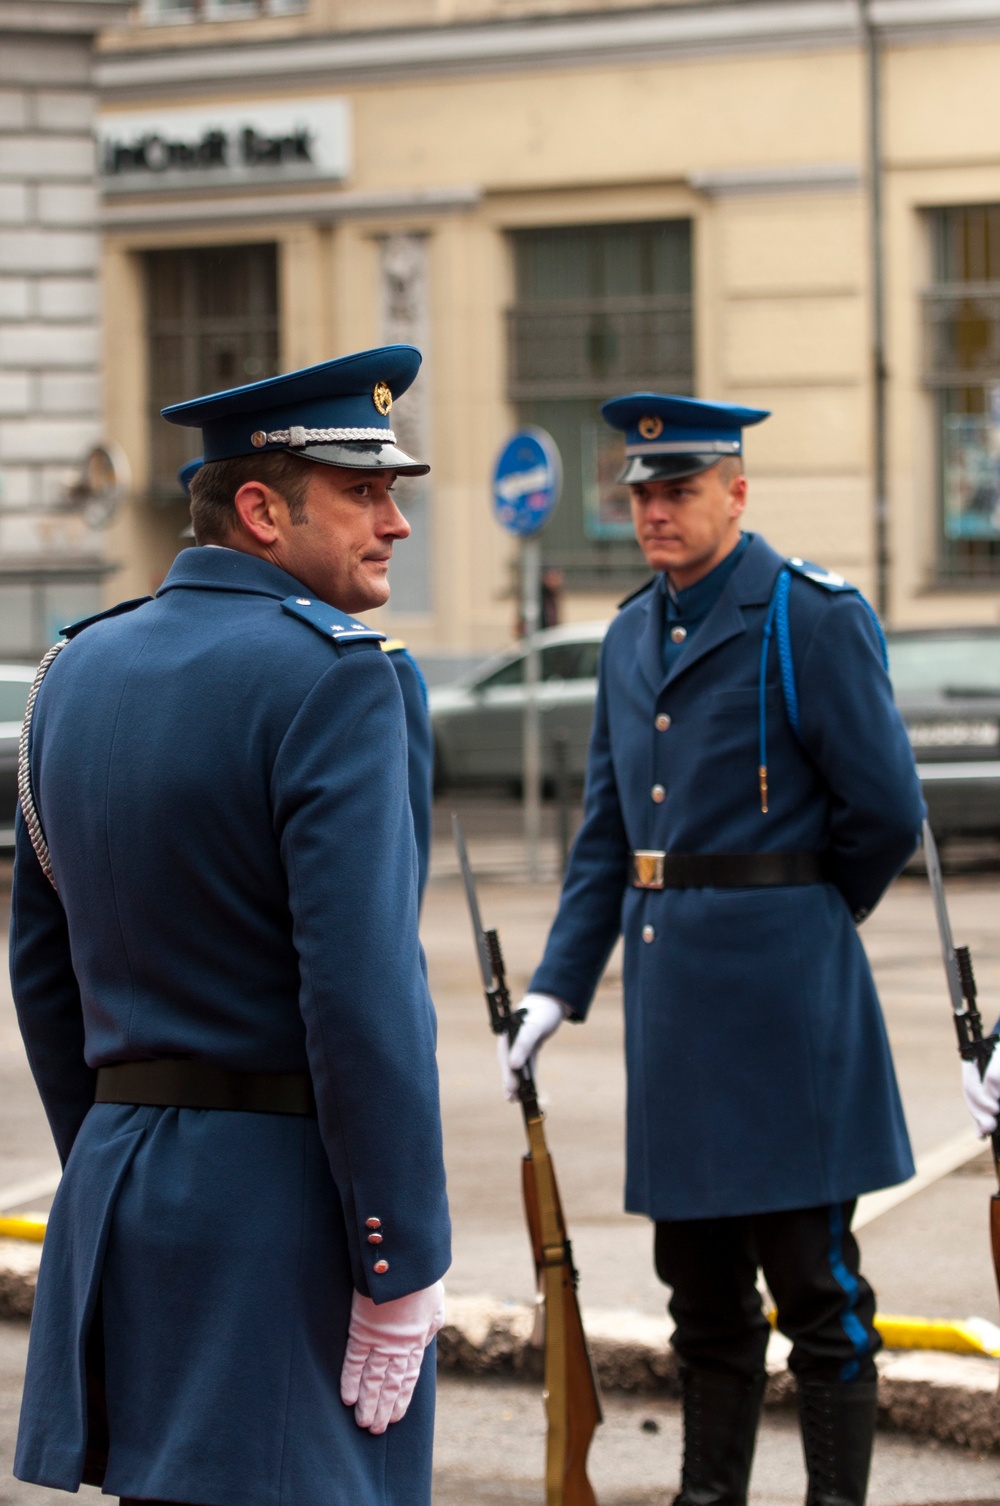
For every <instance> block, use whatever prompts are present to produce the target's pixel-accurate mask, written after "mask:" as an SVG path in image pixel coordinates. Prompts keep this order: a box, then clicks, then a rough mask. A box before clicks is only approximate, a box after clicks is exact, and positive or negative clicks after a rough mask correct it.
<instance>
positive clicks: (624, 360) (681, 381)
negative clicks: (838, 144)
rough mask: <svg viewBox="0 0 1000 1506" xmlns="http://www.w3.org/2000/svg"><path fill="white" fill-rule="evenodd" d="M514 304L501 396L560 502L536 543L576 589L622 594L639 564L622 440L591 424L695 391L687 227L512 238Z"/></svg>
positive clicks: (649, 225) (595, 229) (571, 230)
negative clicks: (625, 406) (624, 483)
mask: <svg viewBox="0 0 1000 1506" xmlns="http://www.w3.org/2000/svg"><path fill="white" fill-rule="evenodd" d="M512 241H513V251H514V264H515V275H516V288H517V296H516V302H515V304H514V307H513V308H512V309H511V310H510V311H509V313H508V316H507V336H508V396H509V397H510V400H511V401H512V402H513V403H514V404H515V405H516V408H517V411H518V417H519V419H520V421H521V422H524V423H536V424H540V425H541V426H542V427H543V428H545V429H547V430H548V431H549V433H550V434H552V436H553V438H554V439H555V441H556V443H557V445H558V446H559V450H560V453H561V455H562V460H563V494H562V499H561V501H560V504H559V507H558V508H557V509H556V512H555V514H554V515H553V517H552V520H551V521H550V523H549V524H548V525H547V527H546V529H545V531H544V533H543V535H542V547H543V550H544V551H545V555H546V560H547V561H548V562H550V563H552V564H554V565H558V566H559V567H560V568H561V569H562V570H563V572H564V574H565V576H566V580H567V583H568V584H569V585H570V586H571V588H573V589H576V590H618V589H627V588H628V587H629V586H631V585H633V584H635V583H636V582H637V581H638V580H640V579H642V577H643V574H644V572H645V564H644V562H643V560H642V557H641V555H640V554H639V551H638V549H637V547H636V545H635V542H634V540H633V537H632V527H631V521H630V512H629V503H628V492H627V490H626V488H624V487H619V486H616V485H615V482H614V477H615V474H616V472H617V470H618V469H619V467H620V464H621V449H622V446H621V442H620V438H619V437H616V435H615V433H614V431H612V430H610V429H609V428H608V427H607V425H606V424H605V423H604V421H603V419H602V418H601V416H600V404H601V402H602V401H603V400H604V399H605V398H608V397H613V396H615V395H616V394H618V393H622V392H628V391H634V390H639V389H643V388H652V389H654V390H656V391H660V392H677V393H682V394H684V393H690V392H692V390H693V382H694V339H693V303H692V288H691V224H690V221H688V220H658V221H650V222H643V223H639V224H631V225H629V224H625V225H587V226H571V227H566V228H563V227H560V228H557V229H556V228H547V229H542V230H524V231H517V232H515V233H514V235H513V237H512Z"/></svg>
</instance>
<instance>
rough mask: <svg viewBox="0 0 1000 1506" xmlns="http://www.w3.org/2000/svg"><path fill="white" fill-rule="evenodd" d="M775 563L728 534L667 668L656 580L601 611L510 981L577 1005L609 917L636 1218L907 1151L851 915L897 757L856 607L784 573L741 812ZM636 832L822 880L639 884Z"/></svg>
mask: <svg viewBox="0 0 1000 1506" xmlns="http://www.w3.org/2000/svg"><path fill="white" fill-rule="evenodd" d="M781 567H782V560H781V559H780V557H779V556H778V555H777V554H776V553H775V551H774V550H773V549H771V548H770V547H769V545H768V544H767V543H765V541H764V540H763V539H762V538H760V537H755V536H751V538H750V542H749V546H748V547H747V549H746V551H745V553H744V554H743V557H742V558H741V559H740V561H739V563H738V564H737V566H736V568H735V569H734V571H733V573H732V575H731V576H730V578H729V580H728V582H727V583H726V585H725V587H724V588H723V590H722V593H721V595H720V597H719V599H718V601H717V602H716V604H715V606H714V607H713V608H712V610H711V611H710V613H709V615H708V616H707V617H706V619H705V621H704V622H703V623H702V624H701V625H700V627H699V628H698V629H697V632H696V633H694V634H693V635H692V637H691V638H690V640H689V641H688V642H687V644H686V645H685V647H684V649H683V650H682V652H681V653H680V655H679V657H678V658H677V659H676V661H675V662H674V663H673V665H672V667H671V669H670V672H669V673H665V672H664V669H663V660H662V645H663V632H664V601H665V581H664V577H663V576H660V577H658V579H657V582H656V584H655V586H653V587H652V588H651V589H650V590H647V591H645V592H644V593H642V594H641V595H640V596H639V597H638V598H637V599H635V600H633V601H632V602H631V604H629V605H627V606H626V608H625V610H624V611H623V612H622V613H621V614H620V616H619V617H618V618H617V619H616V620H615V622H614V623H612V625H611V627H610V629H609V631H608V635H607V638H606V640H605V643H604V647H603V652H602V658H601V667H600V676H599V685H598V695H597V707H596V713H595V719H594V729H593V734H592V741H591V748H590V761H589V766H588V774H587V793H586V810H585V819H584V823H583V826H582V828H581V830H580V834H579V837H578V838H577V841H576V844H575V846H574V849H573V853H572V857H571V860H570V864H569V869H568V871H567V875H566V881H565V886H564V889H563V895H562V900H561V903H560V906H559V912H558V915H557V917H556V920H555V923H554V925H553V927H552V931H551V934H550V936H549V941H548V944H547V947H546V951H545V955H544V958H543V960H542V963H541V965H540V967H539V968H538V970H537V972H536V973H535V976H534V978H533V979H532V983H531V987H532V988H533V989H537V990H541V991H543V992H546V993H550V994H554V995H556V996H557V997H558V998H561V999H563V1000H565V1001H566V1002H567V1003H568V1004H569V1005H570V1006H571V1008H572V1010H573V1012H574V1014H575V1016H576V1017H577V1018H579V1019H582V1018H583V1017H584V1016H585V1015H586V1013H587V1010H588V1007H589V1005H590V1001H591V997H592V995H593V992H594V989H595V987H596V985H597V983H598V980H599V978H600V975H601V972H602V970H603V968H604V965H605V963H606V961H607V958H608V954H609V952H610V950H611V947H612V946H613V944H614V942H615V940H616V938H617V936H618V934H619V931H621V932H623V933H624V939H625V980H624V981H625V990H624V991H625V1030H626V1057H627V1068H628V1112H627V1163H628V1164H627V1180H626V1207H627V1208H628V1209H629V1210H630V1211H631V1212H634V1213H645V1214H648V1215H649V1216H650V1217H651V1218H654V1219H696V1218H712V1217H725V1216H729V1215H737V1214H748V1213H760V1212H767V1211H770V1210H777V1209H787V1208H797V1207H810V1206H816V1205H820V1204H826V1203H831V1202H841V1201H845V1200H847V1199H850V1198H853V1197H856V1196H857V1195H858V1194H859V1193H862V1192H867V1191H869V1190H870V1189H872V1188H876V1187H882V1186H886V1185H889V1184H892V1183H895V1182H899V1181H902V1180H904V1179H905V1178H906V1177H907V1176H909V1175H910V1174H911V1173H912V1170H913V1165H912V1160H911V1156H910V1149H909V1144H908V1140H907V1134H906V1127H905V1123H904V1120H903V1114H902V1108H901V1105H900V1100H899V1094H898V1091H897V1087H896V1081H895V1077H894V1074H893V1067H892V1061H891V1058H890V1054H889V1047H888V1043H887V1040H886V1034H885V1027H884V1024H883V1020H882V1014H881V1010H880V1007H879V1002H878V998H877V996H876V993H875V987H874V983H873V981H872V977H871V972H870V970H869V967H868V962H867V959H866V957H865V953H864V949H863V948H862V945H861V942H860V940H859V938H858V935H857V932H856V929H855V923H854V915H855V914H858V913H860V912H862V911H866V910H868V909H870V908H871V906H872V905H874V904H875V903H876V901H877V899H878V898H879V896H880V895H881V893H882V892H883V890H884V889H885V887H886V885H887V884H888V883H889V882H890V881H891V880H892V878H893V877H894V876H895V874H896V873H897V871H898V870H899V868H900V867H901V866H902V864H903V863H904V862H905V861H906V859H907V858H908V857H909V856H910V854H911V853H912V852H913V850H914V848H915V846H916V843H917V839H918V834H919V828H920V822H921V818H922V814H923V802H922V799H921V795H920V787H919V783H918V779H917V775H916V771H915V767H914V762H913V755H912V752H911V750H910V744H909V741H908V739H907V735H906V731H905V728H904V726H903V723H902V720H901V718H900V716H899V714H898V712H897V710H896V707H895V705H894V703H893V698H892V689H891V686H890V683H889V679H888V676H887V674H886V672H885V670H884V668H883V664H882V657H881V645H880V642H879V637H878V630H877V628H876V627H875V624H874V623H873V621H872V619H871V616H870V614H869V612H868V610H867V608H866V606H865V604H864V602H863V601H862V600H861V599H860V597H859V596H858V595H857V594H856V593H853V592H838V593H835V594H834V593H831V592H829V591H827V590H825V589H823V587H822V586H820V585H818V584H815V583H814V582H813V581H811V580H808V579H804V578H802V577H801V576H799V575H795V576H793V577H792V582H791V591H790V603H789V608H790V629H791V643H792V652H793V659H794V667H795V677H796V682H797V689H798V700H799V714H800V719H801V725H800V733H801V742H800V741H799V740H798V739H797V738H796V736H795V734H794V733H793V731H792V728H791V726H790V724H789V720H788V716H787V712H786V704H785V697H784V695H783V693H782V689H781V686H780V683H779V667H778V658H777V653H776V652H774V651H772V653H771V656H770V658H769V661H768V673H767V688H766V711H767V736H768V763H769V770H770V797H769V802H768V810H767V813H766V814H765V813H763V812H762V810H761V799H760V791H759V784H758V762H759V755H758V715H757V708H758V678H759V671H760V659H761V644H762V636H763V628H764V622H765V617H766V614H767V609H768V604H769V602H770V600H771V597H772V593H773V591H774V587H775V583H776V580H777V577H778V574H779V571H780V570H781ZM654 786H659V787H662V788H661V789H657V790H656V791H655V792H654ZM657 797H659V799H658V798H657ZM636 849H654V850H656V849H659V850H662V851H666V852H675V853H745V852H814V853H822V854H824V856H825V858H826V860H827V863H828V871H829V873H830V875H831V880H832V881H831V882H829V883H816V884H808V885H803V886H801V887H781V888H745V889H711V888H700V889H695V888H691V889H664V890H659V891H656V890H652V891H651V890H640V889H636V888H632V887H630V886H629V881H630V868H629V854H630V851H632V850H636Z"/></svg>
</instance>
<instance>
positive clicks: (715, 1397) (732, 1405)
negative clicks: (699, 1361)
mask: <svg viewBox="0 0 1000 1506" xmlns="http://www.w3.org/2000/svg"><path fill="white" fill-rule="evenodd" d="M764 1381H765V1377H764V1376H763V1375H759V1376H757V1377H756V1379H754V1380H752V1381H748V1380H744V1379H742V1377H740V1376H736V1375H730V1374H726V1373H724V1372H722V1371H718V1370H701V1369H697V1368H695V1367H694V1366H692V1365H683V1366H682V1367H681V1387H682V1394H683V1398H684V1468H683V1471H682V1474H681V1489H680V1494H679V1495H677V1496H675V1497H674V1506H746V1501H747V1486H748V1484H749V1482H750V1466H751V1464H752V1463H753V1450H754V1444H755V1442H756V1441H757V1423H758V1421H759V1419H760V1407H761V1402H762V1401H763V1399H764Z"/></svg>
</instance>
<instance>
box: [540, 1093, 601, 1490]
mask: <svg viewBox="0 0 1000 1506" xmlns="http://www.w3.org/2000/svg"><path fill="white" fill-rule="evenodd" d="M525 1123H526V1128H527V1131H528V1144H529V1146H530V1149H529V1151H528V1154H527V1155H526V1156H525V1157H524V1159H523V1161H522V1163H521V1182H522V1190H523V1193H524V1212H525V1217H526V1219H527V1224H528V1233H529V1235H530V1238H531V1250H532V1255H533V1257H534V1261H535V1278H536V1280H537V1282H538V1290H539V1293H540V1295H541V1297H542V1299H543V1303H544V1313H545V1407H546V1413H547V1416H548V1443H547V1449H546V1458H545V1502H546V1506H597V1498H596V1496H595V1495H594V1490H593V1486H592V1485H591V1483H590V1481H589V1480H588V1478H587V1451H588V1449H589V1448H590V1442H591V1439H592V1438H593V1436H594V1430H595V1428H596V1427H597V1424H598V1423H599V1422H600V1421H601V1402H600V1394H599V1392H598V1388H597V1380H596V1377H595V1375H594V1370H593V1366H592V1364H591V1360H590V1354H589V1351H588V1349H587V1337H586V1334H585V1333H584V1331H583V1320H582V1318H581V1316H580V1304H579V1301H578V1299H577V1295H576V1280H577V1276H576V1270H575V1269H574V1266H573V1254H572V1250H571V1248H570V1242H569V1239H568V1237H567V1234H566V1224H565V1220H564V1219H563V1211H562V1205H561V1203H560V1201H559V1189H558V1187H557V1186H556V1178H555V1171H554V1170H553V1166H552V1158H551V1156H550V1155H549V1151H548V1146H547V1145H546V1142H545V1125H544V1121H543V1118H542V1115H541V1114H539V1115H537V1117H533V1118H531V1119H527V1118H526V1120H525Z"/></svg>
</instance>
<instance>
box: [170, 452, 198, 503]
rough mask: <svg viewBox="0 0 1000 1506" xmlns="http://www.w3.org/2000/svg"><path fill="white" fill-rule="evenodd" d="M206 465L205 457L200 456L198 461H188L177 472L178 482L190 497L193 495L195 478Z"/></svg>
mask: <svg viewBox="0 0 1000 1506" xmlns="http://www.w3.org/2000/svg"><path fill="white" fill-rule="evenodd" d="M204 464H205V457H204V456H203V455H199V456H198V458H197V460H188V461H186V462H185V463H184V465H182V466H181V468H180V470H179V471H178V472H177V480H178V482H179V483H180V485H181V487H182V488H183V490H184V491H186V492H187V494H188V496H190V495H191V482H192V481H193V480H194V478H195V476H197V474H198V472H199V471H200V470H201V468H202V466H203V465H204Z"/></svg>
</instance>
